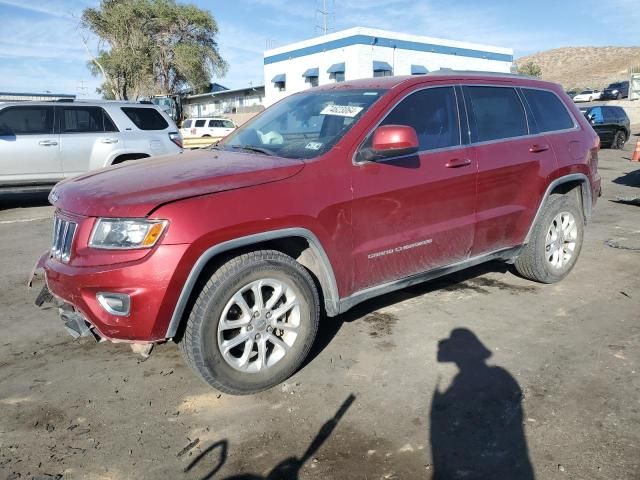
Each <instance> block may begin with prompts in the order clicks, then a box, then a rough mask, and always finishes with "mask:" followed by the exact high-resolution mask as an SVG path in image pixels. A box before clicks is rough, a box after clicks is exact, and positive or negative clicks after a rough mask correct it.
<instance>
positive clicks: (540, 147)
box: [529, 143, 549, 153]
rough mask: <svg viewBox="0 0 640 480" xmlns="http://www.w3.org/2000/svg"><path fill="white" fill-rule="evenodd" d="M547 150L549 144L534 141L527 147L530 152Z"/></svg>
mask: <svg viewBox="0 0 640 480" xmlns="http://www.w3.org/2000/svg"><path fill="white" fill-rule="evenodd" d="M547 150H549V145H546V144H544V143H542V144H538V143H534V144H533V145H531V146H530V147H529V151H530V152H531V153H540V152H546V151H547Z"/></svg>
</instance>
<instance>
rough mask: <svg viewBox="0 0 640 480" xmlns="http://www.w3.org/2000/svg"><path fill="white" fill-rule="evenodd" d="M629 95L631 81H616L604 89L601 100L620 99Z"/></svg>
mask: <svg viewBox="0 0 640 480" xmlns="http://www.w3.org/2000/svg"><path fill="white" fill-rule="evenodd" d="M628 96H629V82H616V83H612V84H611V85H609V86H608V87H607V88H605V89H604V90H603V91H602V95H600V100H619V99H621V98H626V97H628Z"/></svg>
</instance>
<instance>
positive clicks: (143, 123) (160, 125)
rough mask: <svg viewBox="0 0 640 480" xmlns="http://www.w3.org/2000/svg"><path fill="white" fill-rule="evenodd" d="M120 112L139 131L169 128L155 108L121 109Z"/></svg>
mask: <svg viewBox="0 0 640 480" xmlns="http://www.w3.org/2000/svg"><path fill="white" fill-rule="evenodd" d="M122 111H123V112H124V113H125V115H126V116H127V117H129V119H130V120H131V121H132V122H133V123H134V125H135V126H136V127H138V128H139V129H140V130H164V129H166V128H167V127H168V126H169V124H168V123H167V121H166V120H165V119H164V118H163V117H162V115H160V112H158V111H157V110H156V109H155V108H141V107H122Z"/></svg>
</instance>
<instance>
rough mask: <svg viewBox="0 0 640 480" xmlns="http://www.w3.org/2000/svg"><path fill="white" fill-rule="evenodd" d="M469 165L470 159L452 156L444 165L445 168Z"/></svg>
mask: <svg viewBox="0 0 640 480" xmlns="http://www.w3.org/2000/svg"><path fill="white" fill-rule="evenodd" d="M468 165H471V160H469V159H468V158H452V159H451V160H449V161H448V162H447V163H445V165H444V166H445V167H447V168H460V167H466V166H468Z"/></svg>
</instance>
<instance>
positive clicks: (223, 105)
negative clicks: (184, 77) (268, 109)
mask: <svg viewBox="0 0 640 480" xmlns="http://www.w3.org/2000/svg"><path fill="white" fill-rule="evenodd" d="M212 90H213V91H211V92H208V93H200V94H197V95H187V96H185V97H183V99H182V104H183V108H184V113H185V114H186V116H187V117H189V118H193V117H212V116H220V115H230V114H241V113H257V112H259V111H261V110H263V109H264V108H263V106H262V105H263V102H264V87H263V86H262V85H260V86H257V87H246V88H237V89H234V90H229V89H228V88H226V87H223V86H222V85H219V84H213V85H212Z"/></svg>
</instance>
